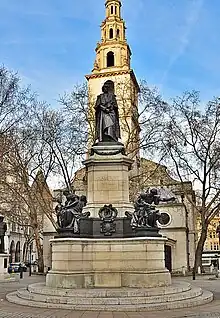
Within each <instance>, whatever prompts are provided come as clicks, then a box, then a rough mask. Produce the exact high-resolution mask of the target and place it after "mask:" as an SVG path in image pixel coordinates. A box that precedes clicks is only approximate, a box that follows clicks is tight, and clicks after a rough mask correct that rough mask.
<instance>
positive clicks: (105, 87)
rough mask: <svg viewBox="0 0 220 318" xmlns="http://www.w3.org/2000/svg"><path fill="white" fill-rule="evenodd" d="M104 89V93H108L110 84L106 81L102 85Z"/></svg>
mask: <svg viewBox="0 0 220 318" xmlns="http://www.w3.org/2000/svg"><path fill="white" fill-rule="evenodd" d="M102 91H103V93H108V91H109V87H108V84H106V83H105V84H104V85H103V86H102Z"/></svg>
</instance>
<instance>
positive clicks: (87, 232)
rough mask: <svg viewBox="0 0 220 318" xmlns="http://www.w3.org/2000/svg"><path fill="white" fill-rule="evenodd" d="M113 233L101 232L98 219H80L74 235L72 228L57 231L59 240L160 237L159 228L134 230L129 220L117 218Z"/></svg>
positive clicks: (100, 222)
mask: <svg viewBox="0 0 220 318" xmlns="http://www.w3.org/2000/svg"><path fill="white" fill-rule="evenodd" d="M114 223H115V231H114V232H112V233H110V234H107V235H106V233H103V232H102V231H101V228H102V225H101V224H102V221H101V220H100V219H99V218H86V219H84V218H82V219H81V220H80V222H79V229H80V232H79V233H74V229H73V228H64V229H61V228H60V229H58V230H57V232H58V235H56V236H55V238H56V239H59V238H71V237H75V238H99V239H104V238H108V237H109V238H132V237H151V238H152V237H161V234H159V228H151V227H150V228H147V227H143V228H137V229H135V230H133V229H132V227H131V225H130V224H131V220H130V219H129V218H126V217H125V218H117V219H116V220H115V222H114Z"/></svg>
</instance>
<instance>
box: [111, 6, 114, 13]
mask: <svg viewBox="0 0 220 318" xmlns="http://www.w3.org/2000/svg"><path fill="white" fill-rule="evenodd" d="M111 14H114V7H113V6H111Z"/></svg>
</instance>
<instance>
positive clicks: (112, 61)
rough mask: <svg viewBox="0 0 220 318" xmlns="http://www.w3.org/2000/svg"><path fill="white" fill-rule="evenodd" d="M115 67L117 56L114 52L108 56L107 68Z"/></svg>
mask: <svg viewBox="0 0 220 318" xmlns="http://www.w3.org/2000/svg"><path fill="white" fill-rule="evenodd" d="M111 66H115V55H114V53H113V52H111V51H110V52H108V54H107V67H111Z"/></svg>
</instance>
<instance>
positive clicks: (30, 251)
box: [29, 244, 32, 276]
mask: <svg viewBox="0 0 220 318" xmlns="http://www.w3.org/2000/svg"><path fill="white" fill-rule="evenodd" d="M31 253H32V244H30V250H29V259H30V263H29V276H31Z"/></svg>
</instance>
